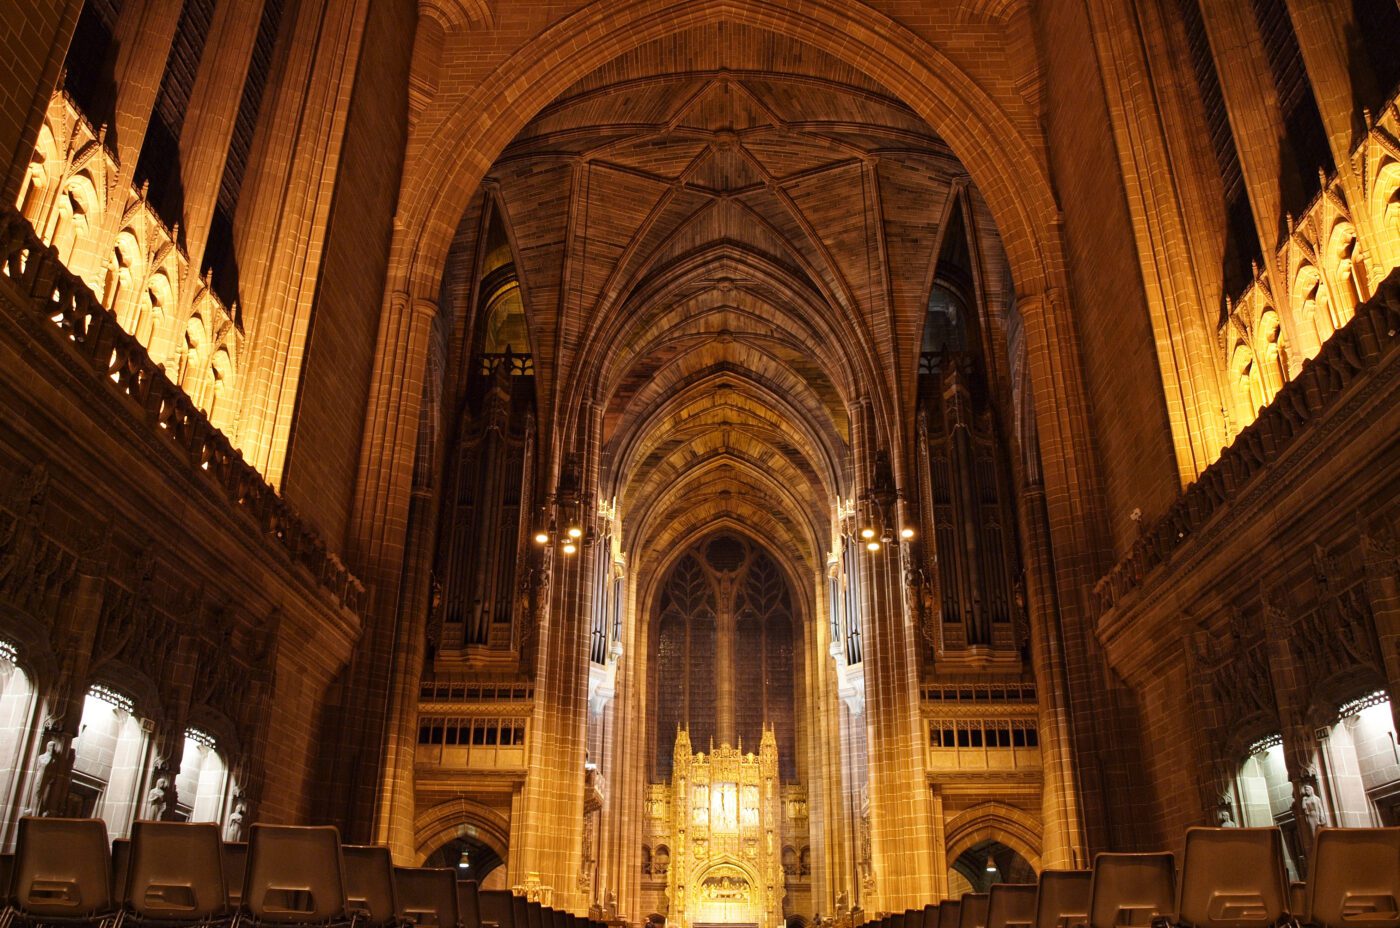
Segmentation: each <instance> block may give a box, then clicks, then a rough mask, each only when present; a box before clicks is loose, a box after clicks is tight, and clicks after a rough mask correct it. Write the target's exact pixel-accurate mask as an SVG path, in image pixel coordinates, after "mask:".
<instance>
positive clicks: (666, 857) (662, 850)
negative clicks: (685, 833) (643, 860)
mask: <svg viewBox="0 0 1400 928" xmlns="http://www.w3.org/2000/svg"><path fill="white" fill-rule="evenodd" d="M670 869H671V849H670V848H668V847H667V846H666V845H664V844H662V845H658V846H657V848H656V852H655V853H654V854H652V857H651V872H652V875H653V876H665V875H666V873H667V872H668V871H669V870H670Z"/></svg>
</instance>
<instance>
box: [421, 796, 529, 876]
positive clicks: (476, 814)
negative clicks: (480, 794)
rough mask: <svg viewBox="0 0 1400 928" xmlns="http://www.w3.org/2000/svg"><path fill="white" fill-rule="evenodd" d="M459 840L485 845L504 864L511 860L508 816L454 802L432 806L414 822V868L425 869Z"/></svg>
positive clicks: (467, 802) (467, 801)
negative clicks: (423, 867)
mask: <svg viewBox="0 0 1400 928" xmlns="http://www.w3.org/2000/svg"><path fill="white" fill-rule="evenodd" d="M459 839H465V840H469V841H472V842H475V843H478V844H480V845H482V846H483V847H485V848H487V849H489V850H490V851H491V852H492V853H494V854H495V855H496V856H497V857H498V858H499V859H500V860H502V861H509V860H510V857H509V852H510V822H509V821H508V820H507V819H506V818H505V816H503V815H501V814H500V813H499V812H497V811H496V810H495V809H492V808H491V807H489V806H486V805H483V804H482V803H479V802H473V801H472V800H470V799H452V800H449V801H447V802H441V803H438V804H437V805H434V806H430V807H429V808H428V809H426V810H424V811H423V812H421V813H420V814H419V815H418V816H417V818H416V820H415V821H414V853H413V865H414V866H422V865H423V863H424V861H426V860H427V859H428V858H429V857H430V856H432V855H433V854H434V853H437V852H438V851H440V850H441V849H442V848H444V847H447V846H448V845H450V844H451V843H452V842H453V841H456V840H459Z"/></svg>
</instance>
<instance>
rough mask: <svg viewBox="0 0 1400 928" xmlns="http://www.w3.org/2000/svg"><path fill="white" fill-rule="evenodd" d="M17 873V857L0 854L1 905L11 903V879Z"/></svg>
mask: <svg viewBox="0 0 1400 928" xmlns="http://www.w3.org/2000/svg"><path fill="white" fill-rule="evenodd" d="M14 872H15V855H13V854H0V905H8V904H9V902H10V877H11V876H13V875H14Z"/></svg>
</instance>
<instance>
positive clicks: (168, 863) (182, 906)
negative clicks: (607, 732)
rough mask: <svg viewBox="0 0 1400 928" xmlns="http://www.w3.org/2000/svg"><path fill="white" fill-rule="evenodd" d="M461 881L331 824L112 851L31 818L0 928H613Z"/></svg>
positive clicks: (71, 828)
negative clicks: (404, 861) (144, 926)
mask: <svg viewBox="0 0 1400 928" xmlns="http://www.w3.org/2000/svg"><path fill="white" fill-rule="evenodd" d="M6 871H8V872H6ZM456 877H457V874H456V872H455V871H454V870H452V869H450V868H430V867H395V866H394V865H393V861H392V859H391V858H390V856H389V851H388V849H387V848H384V847H368V846H356V845H342V844H341V843H340V834H339V832H338V831H337V830H336V829H335V828H333V827H329V826H322V827H301V826H281V825H254V826H253V827H252V828H251V830H250V832H249V836H248V841H247V842H246V843H241V842H240V843H226V842H224V841H222V840H221V838H220V834H219V829H218V826H217V825H213V824H209V823H184V822H137V823H136V824H135V825H134V826H133V827H132V831H131V838H130V840H126V839H118V840H117V841H115V842H112V843H111V844H110V845H109V844H108V841H107V827H106V824H105V823H104V822H102V821H101V820H100V819H61V818H24V819H21V820H20V823H19V838H18V841H17V843H16V846H15V853H14V854H13V855H12V856H11V857H9V858H8V859H0V892H3V903H4V910H3V915H0V928H11V926H12V925H13V926H19V925H37V924H53V923H58V924H63V923H80V922H81V923H84V924H102V925H108V926H115V925H117V924H119V923H120V922H124V921H136V922H141V923H149V924H151V925H158V926H162V928H182V926H194V925H216V924H220V923H226V924H233V923H245V922H246V923H248V924H250V925H276V926H287V925H324V926H333V925H347V926H354V928H403V926H417V928H489V926H487V925H484V924H483V916H482V909H483V908H485V909H486V910H487V911H489V912H490V913H491V915H490V916H489V917H488V918H487V919H486V921H487V922H494V923H495V924H496V926H497V928H602V924H601V923H597V922H590V921H588V920H586V919H583V918H580V917H578V916H575V915H571V914H569V913H566V912H560V911H555V910H552V909H548V908H545V907H543V906H541V905H539V903H536V902H526V901H525V900H524V899H519V901H518V903H516V901H515V900H516V899H517V897H514V896H512V894H510V893H508V892H507V893H495V892H487V893H478V890H477V884H476V883H475V882H470V881H458V880H457V878H456ZM499 896H505V897H506V906H507V912H506V915H508V916H509V918H508V919H506V920H502V918H501V917H500V916H501V913H500V909H501V901H502V900H501V899H500V898H498V897H499ZM517 908H518V912H517V911H516V909H517Z"/></svg>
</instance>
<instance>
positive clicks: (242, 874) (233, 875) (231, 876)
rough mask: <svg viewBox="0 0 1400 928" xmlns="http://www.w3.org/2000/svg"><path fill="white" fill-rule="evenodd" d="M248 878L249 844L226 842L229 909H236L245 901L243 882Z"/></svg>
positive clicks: (225, 877) (225, 886) (225, 883)
mask: <svg viewBox="0 0 1400 928" xmlns="http://www.w3.org/2000/svg"><path fill="white" fill-rule="evenodd" d="M247 876H248V842H247V841H225V842H224V892H226V893H228V904H229V908H231V909H236V908H238V906H239V903H241V902H242V901H243V881H244V879H246V878H247Z"/></svg>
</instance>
